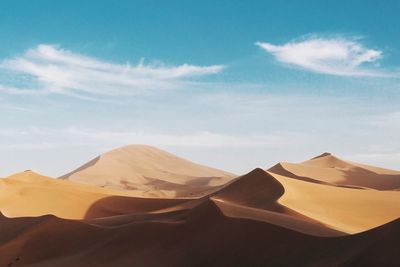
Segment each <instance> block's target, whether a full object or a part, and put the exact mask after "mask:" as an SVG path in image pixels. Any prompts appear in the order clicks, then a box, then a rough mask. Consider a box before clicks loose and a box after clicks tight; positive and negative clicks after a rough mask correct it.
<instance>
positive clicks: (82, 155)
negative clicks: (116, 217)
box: [0, 0, 400, 177]
mask: <svg viewBox="0 0 400 267" xmlns="http://www.w3.org/2000/svg"><path fill="white" fill-rule="evenodd" d="M398 10H400V2H399V1H390V0H388V1H372V0H368V1H233V0H230V1H223V0H220V1H123V0H121V1H101V0H98V1H73V0H69V1H62V2H61V1H57V3H55V2H54V1H43V0H38V1H28V0H26V1H22V0H16V1H0V176H7V175H10V174H12V173H15V172H19V171H23V170H25V169H32V170H35V171H37V172H40V173H43V174H46V175H50V176H54V177H57V176H60V175H63V174H65V173H67V172H69V171H71V170H73V169H75V168H77V167H79V166H80V165H82V164H83V163H85V162H87V161H89V160H90V159H92V158H94V157H96V156H97V155H99V154H101V153H104V152H105V151H108V150H110V149H113V148H116V147H120V146H123V145H127V144H137V143H139V144H148V145H152V146H156V147H159V148H161V149H165V150H167V151H169V152H172V153H175V154H177V155H179V156H182V157H185V158H187V159H190V160H193V161H196V162H199V163H202V164H206V165H209V166H213V167H218V168H221V169H224V170H228V171H231V172H234V173H237V174H241V173H245V172H248V171H250V170H251V169H254V168H256V167H261V168H268V167H270V166H272V165H274V164H275V163H277V162H280V161H290V162H300V161H304V160H306V159H309V158H311V157H314V156H316V155H318V154H321V153H323V152H331V153H333V154H335V155H337V156H339V157H342V158H345V159H348V160H352V161H358V162H364V163H369V164H373V165H378V166H382V167H387V168H392V169H400V138H399V136H400V106H399V103H400V83H399V82H400V27H399V21H398V14H397V13H398Z"/></svg>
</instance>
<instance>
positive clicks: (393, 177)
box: [268, 153, 400, 190]
mask: <svg viewBox="0 0 400 267" xmlns="http://www.w3.org/2000/svg"><path fill="white" fill-rule="evenodd" d="M268 171H269V172H271V173H275V174H279V175H283V176H286V177H291V178H295V179H299V180H304V181H308V182H316V183H323V184H333V185H342V186H353V187H360V188H372V189H378V190H395V189H397V188H400V171H394V170H387V169H383V168H377V167H373V166H368V165H364V164H360V163H353V162H350V161H345V160H341V159H339V158H337V157H336V156H334V155H332V154H330V153H324V154H322V155H320V156H317V157H315V158H313V159H311V160H307V161H305V162H302V163H286V162H282V163H278V164H277V165H275V166H273V167H271V168H270V169H268Z"/></svg>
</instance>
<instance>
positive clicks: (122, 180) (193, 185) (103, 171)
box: [61, 145, 235, 197]
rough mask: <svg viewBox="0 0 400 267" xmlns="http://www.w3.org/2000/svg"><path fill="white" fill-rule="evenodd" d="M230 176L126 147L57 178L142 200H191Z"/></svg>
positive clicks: (146, 149) (148, 150) (142, 148)
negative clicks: (122, 193) (145, 198)
mask: <svg viewBox="0 0 400 267" xmlns="http://www.w3.org/2000/svg"><path fill="white" fill-rule="evenodd" d="M233 177H235V175H233V174H231V173H228V172H224V171H221V170H217V169H214V168H210V167H207V166H203V165H199V164H196V163H193V162H190V161H188V160H185V159H182V158H179V157H177V156H175V155H173V154H170V153H168V152H165V151H162V150H160V149H157V148H154V147H150V146H144V145H130V146H125V147H121V148H118V149H115V150H112V151H110V152H107V153H105V154H103V155H101V156H99V157H97V158H95V159H93V160H92V161H90V162H88V163H86V164H84V165H83V166H81V167H80V168H78V169H76V170H75V171H72V172H70V173H68V174H66V175H64V176H62V177H61V178H63V179H68V180H70V181H75V182H80V183H86V184H93V185H97V186H101V187H107V188H113V189H122V190H130V191H133V192H135V193H136V195H139V196H146V197H195V196H201V195H206V194H207V193H210V192H211V191H214V190H215V189H217V188H218V186H220V185H223V184H225V183H226V182H228V181H229V180H231V179H232V178H233Z"/></svg>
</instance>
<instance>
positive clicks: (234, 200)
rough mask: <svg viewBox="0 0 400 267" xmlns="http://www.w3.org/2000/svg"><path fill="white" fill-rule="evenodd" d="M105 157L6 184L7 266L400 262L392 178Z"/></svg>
mask: <svg viewBox="0 0 400 267" xmlns="http://www.w3.org/2000/svg"><path fill="white" fill-rule="evenodd" d="M104 155H106V156H104ZM104 155H103V156H101V157H103V159H105V160H101V157H100V158H98V159H95V161H94V162H93V161H92V162H90V163H89V164H86V165H85V166H83V167H82V168H80V169H78V170H77V171H75V172H73V173H71V174H69V175H68V176H66V177H64V178H68V179H54V178H50V177H46V176H42V175H39V174H37V173H34V172H32V171H27V172H22V173H19V174H16V175H12V176H10V177H8V178H5V179H1V180H0V211H1V213H2V215H0V266H40V267H42V266H44V267H46V266H150V267H151V266H398V265H399V258H398V255H399V253H400V239H399V238H398V236H399V235H400V221H399V217H400V191H396V190H394V189H395V187H396V186H397V183H398V179H399V178H398V173H399V172H397V171H392V170H386V169H382V168H377V167H373V166H368V165H363V164H359V163H353V162H348V161H344V160H341V159H339V158H338V157H335V156H332V155H331V154H323V155H321V156H318V157H316V158H313V159H311V160H309V161H305V162H303V163H299V164H292V165H291V164H282V163H281V164H277V165H275V166H273V167H272V168H270V169H268V171H264V170H262V169H260V168H256V169H254V170H253V171H251V172H249V173H247V174H245V175H242V176H240V177H236V178H234V176H233V175H231V174H229V173H226V172H223V171H219V170H215V169H212V168H208V167H205V166H200V165H197V164H194V163H191V162H189V161H186V160H183V159H180V158H177V157H175V156H173V155H172V154H169V153H166V152H163V151H161V150H158V149H155V148H152V147H147V146H129V147H126V148H121V149H117V150H114V151H111V152H109V153H106V154H104ZM153 161H154V162H153ZM179 164H183V165H182V167H179V166H178V165H179ZM107 166H109V168H107ZM288 166H289V167H288ZM119 168H121V169H119ZM113 171H115V173H114V172H113ZM191 171H193V172H192V173H191ZM103 172H105V174H104V175H103V174H102V173H103ZM149 175H150V176H149ZM109 176H110V177H109ZM74 177H75V178H74ZM124 177H125V178H126V179H129V180H130V181H131V182H132V184H135V185H134V187H135V188H133V189H132V188H130V187H123V186H119V185H121V184H119V182H120V181H122V180H121V179H122V178H124ZM148 177H151V179H150V180H149V179H148ZM360 177H363V178H360ZM125 178H124V179H125ZM81 179H82V180H81ZM104 181H107V182H106V184H104V183H102V182H104ZM154 181H158V184H159V185H160V184H163V183H164V182H165V183H168V190H167V189H166V188H165V187H162V186H161V188H162V189H160V188H158V187H157V188H156V187H154V183H153V182H154ZM379 181H380V182H381V183H382V184H381V183H380V182H379ZM107 183H110V186H108V185H109V184H107ZM111 184H112V185H111ZM164 185H165V184H164ZM173 185H174V186H175V187H174V186H173ZM392 189H393V190H392ZM157 190H161V191H160V192H164V191H163V190H165V191H166V192H167V193H164V194H161V193H157ZM145 192H148V194H147V195H146V193H145ZM150 192H152V193H150ZM168 192H170V194H169V195H168ZM171 192H172V193H171ZM190 192H192V194H190ZM193 192H196V193H193ZM177 195H178V196H182V197H176V196H177ZM188 195H189V196H190V197H188ZM138 196H141V197H138ZM143 196H146V197H143ZM149 196H155V197H149Z"/></svg>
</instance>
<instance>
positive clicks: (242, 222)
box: [0, 201, 400, 267]
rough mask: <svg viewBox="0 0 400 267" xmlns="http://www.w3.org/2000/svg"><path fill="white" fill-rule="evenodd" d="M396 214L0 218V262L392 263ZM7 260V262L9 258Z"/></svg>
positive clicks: (199, 210)
mask: <svg viewBox="0 0 400 267" xmlns="http://www.w3.org/2000/svg"><path fill="white" fill-rule="evenodd" d="M399 234H400V221H398V220H397V221H394V222H391V223H388V224H386V225H384V226H381V227H379V228H376V229H373V230H371V231H368V232H364V233H361V234H357V235H352V236H345V237H336V238H332V237H330V238H323V237H315V236H310V235H306V234H302V233H299V232H295V231H292V230H290V229H286V228H282V227H280V226H276V225H272V224H269V223H265V222H259V221H254V220H249V219H241V218H231V217H226V216H224V214H223V213H222V212H221V211H220V210H219V208H218V206H216V205H215V204H214V203H213V202H212V201H206V202H204V203H203V204H201V205H199V206H197V207H196V208H194V209H192V210H190V211H188V212H186V214H185V216H181V217H180V218H179V219H177V220H170V221H158V222H154V221H149V222H132V223H131V224H124V225H120V226H113V227H112V226H108V227H100V226H95V225H90V224H87V223H85V222H79V221H69V220H64V219H59V218H56V217H53V216H44V217H37V218H13V219H8V218H4V217H3V218H0V255H1V257H0V266H13V264H15V266H41V267H46V266H148V267H152V266H166V265H168V266H396V263H398V252H399V251H398V248H399V247H400V243H399V242H400V241H399V239H398V236H399ZM10 264H11V265H10Z"/></svg>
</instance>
